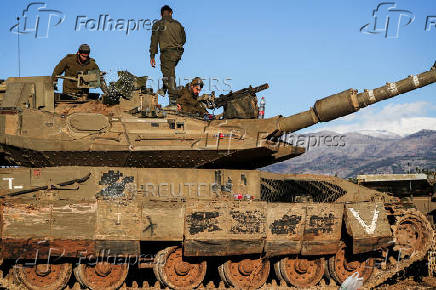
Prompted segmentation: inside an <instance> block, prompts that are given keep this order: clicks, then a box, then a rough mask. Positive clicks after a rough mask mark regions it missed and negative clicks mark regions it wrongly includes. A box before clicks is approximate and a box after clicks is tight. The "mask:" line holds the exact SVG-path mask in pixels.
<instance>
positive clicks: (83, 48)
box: [79, 43, 91, 54]
mask: <svg viewBox="0 0 436 290" xmlns="http://www.w3.org/2000/svg"><path fill="white" fill-rule="evenodd" d="M90 52H91V48H90V47H89V45H88V44H86V43H84V44H82V45H80V46H79V53H86V54H89V53H90Z"/></svg>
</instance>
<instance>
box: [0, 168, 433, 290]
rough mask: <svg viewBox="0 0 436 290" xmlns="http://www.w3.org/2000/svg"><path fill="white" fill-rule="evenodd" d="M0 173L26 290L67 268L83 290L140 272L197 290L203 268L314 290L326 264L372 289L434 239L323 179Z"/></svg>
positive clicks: (377, 197) (7, 256)
mask: <svg viewBox="0 0 436 290" xmlns="http://www.w3.org/2000/svg"><path fill="white" fill-rule="evenodd" d="M0 176H1V183H0V189H1V192H2V193H3V195H2V197H3V198H2V199H3V202H2V208H1V220H2V229H1V230H2V231H1V233H2V239H1V242H2V258H3V264H4V267H7V265H9V264H11V262H13V263H15V265H14V266H13V267H12V275H13V276H14V277H15V280H16V281H18V282H19V283H20V284H22V285H25V286H27V287H28V288H30V289H45V288H43V287H42V285H45V286H44V287H47V285H49V286H50V289H61V288H62V287H65V285H66V284H67V283H68V281H70V279H73V278H71V276H72V275H71V273H72V272H73V273H74V276H75V279H76V280H77V281H78V282H79V283H80V284H81V285H82V286H85V287H88V288H90V289H110V288H112V289H116V288H118V287H120V286H121V285H122V284H123V283H124V282H125V279H126V277H127V275H128V272H129V271H135V269H136V270H138V268H139V269H142V271H147V270H144V269H143V268H153V270H154V273H155V276H156V279H157V280H158V281H159V282H160V283H161V284H162V285H164V286H168V287H170V288H173V289H186V288H195V287H197V286H199V285H201V284H202V283H204V282H206V281H205V280H204V279H205V277H206V272H208V273H209V274H208V277H209V276H210V275H212V276H213V275H215V276H216V277H218V276H219V277H220V278H221V279H222V280H223V281H224V282H225V284H226V285H228V286H234V287H236V288H247V289H248V288H259V287H261V286H263V285H264V284H265V283H266V281H267V279H268V277H269V276H270V272H272V271H273V270H274V271H275V274H276V276H277V277H278V278H279V279H280V280H281V281H284V282H283V283H286V284H288V285H290V286H295V287H309V286H314V285H317V284H318V283H319V282H320V280H321V279H322V277H323V276H324V273H325V272H326V267H327V268H328V272H329V273H330V276H331V277H332V278H333V279H334V280H336V281H337V282H339V283H341V282H343V281H344V280H345V279H346V278H347V277H348V275H350V274H352V273H353V272H355V271H358V272H359V273H360V275H361V276H362V277H364V279H365V285H367V286H376V285H379V284H380V283H381V282H383V281H385V280H386V279H388V278H389V277H391V276H392V275H394V274H395V273H396V272H397V269H398V267H399V268H400V269H401V268H405V267H407V266H408V265H410V264H411V263H413V262H414V261H416V260H419V259H422V258H423V257H424V256H425V254H426V252H427V250H428V248H429V247H430V245H431V241H432V237H433V236H432V235H433V234H432V231H429V229H431V225H430V223H429V222H428V221H427V220H426V218H425V217H424V216H423V215H422V214H420V213H419V212H418V211H415V210H413V209H406V208H407V205H404V204H401V203H400V202H399V200H398V199H396V198H395V197H392V196H388V195H385V194H383V193H380V192H377V191H374V190H370V189H367V188H364V187H361V186H358V185H355V184H353V183H350V182H347V181H345V180H341V179H338V178H334V177H327V176H314V175H282V174H273V173H267V172H262V171H256V170H254V171H253V170H251V171H250V170H228V169H223V170H207V169H162V168H159V169H146V168H124V167H121V168H113V167H56V168H14V169H12V168H4V169H0ZM411 232H412V233H413V235H412V234H411ZM36 260H37V263H36V264H35V261H36ZM326 261H328V263H326ZM32 263H33V264H32ZM208 265H218V269H211V268H210V266H209V268H208ZM73 268H74V271H73V270H72V269H73ZM5 271H6V270H5ZM150 282H151V281H150ZM38 285H39V286H38Z"/></svg>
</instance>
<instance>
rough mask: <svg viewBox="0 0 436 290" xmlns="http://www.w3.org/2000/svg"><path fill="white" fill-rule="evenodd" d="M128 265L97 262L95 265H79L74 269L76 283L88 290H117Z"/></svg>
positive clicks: (121, 283)
mask: <svg viewBox="0 0 436 290" xmlns="http://www.w3.org/2000/svg"><path fill="white" fill-rule="evenodd" d="M128 271H129V264H126V263H121V264H112V263H108V262H98V263H97V264H95V265H92V266H91V265H89V264H79V265H78V266H77V267H76V268H74V276H76V279H77V281H79V283H80V284H82V285H83V286H85V287H87V288H89V289H94V290H95V289H118V288H120V287H121V285H123V283H124V280H125V279H126V277H127V273H128Z"/></svg>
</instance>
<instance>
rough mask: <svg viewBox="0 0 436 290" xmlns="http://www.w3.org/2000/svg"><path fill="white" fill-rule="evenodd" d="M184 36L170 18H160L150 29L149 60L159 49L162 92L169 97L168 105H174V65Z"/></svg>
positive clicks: (182, 29)
mask: <svg viewBox="0 0 436 290" xmlns="http://www.w3.org/2000/svg"><path fill="white" fill-rule="evenodd" d="M185 42H186V34H185V29H184V28H183V26H182V25H181V24H180V23H179V22H178V21H177V20H174V19H173V18H172V17H171V16H169V15H168V16H162V19H161V20H159V21H156V22H155V23H154V25H153V28H152V34H151V43H150V58H152V59H153V58H154V56H155V55H156V54H157V53H158V45H159V47H160V68H161V71H162V75H163V90H164V92H166V91H167V90H168V94H169V96H170V104H175V102H176V96H175V94H174V90H175V87H176V65H177V63H178V62H179V60H180V59H181V57H182V54H183V45H184V44H185Z"/></svg>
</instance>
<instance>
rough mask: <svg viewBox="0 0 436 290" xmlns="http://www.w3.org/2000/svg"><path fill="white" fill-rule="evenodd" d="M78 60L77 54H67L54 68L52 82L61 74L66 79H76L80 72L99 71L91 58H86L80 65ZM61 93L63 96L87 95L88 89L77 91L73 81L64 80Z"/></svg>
mask: <svg viewBox="0 0 436 290" xmlns="http://www.w3.org/2000/svg"><path fill="white" fill-rule="evenodd" d="M78 58H79V55H78V54H67V56H66V57H64V58H63V59H62V60H61V61H60V62H59V64H58V65H57V66H56V67H55V68H54V70H53V74H52V79H53V81H55V79H56V76H58V75H61V74H62V73H63V72H65V76H66V77H76V76H77V74H78V73H79V72H80V71H82V72H87V71H90V70H96V69H97V70H100V69H99V67H98V65H97V64H96V63H95V60H94V59H93V58H88V59H87V60H86V61H85V62H84V63H80V62H79V59H78ZM62 92H63V93H64V94H87V93H89V89H79V88H77V84H76V82H75V81H72V80H64V83H63V86H62Z"/></svg>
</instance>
